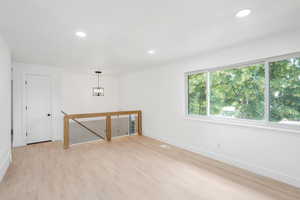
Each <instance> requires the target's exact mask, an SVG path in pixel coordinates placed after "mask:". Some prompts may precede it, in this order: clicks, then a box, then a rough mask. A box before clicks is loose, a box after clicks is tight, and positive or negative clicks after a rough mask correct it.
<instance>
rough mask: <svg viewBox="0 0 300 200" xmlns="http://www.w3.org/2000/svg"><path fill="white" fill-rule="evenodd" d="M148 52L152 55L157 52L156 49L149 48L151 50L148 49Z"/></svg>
mask: <svg viewBox="0 0 300 200" xmlns="http://www.w3.org/2000/svg"><path fill="white" fill-rule="evenodd" d="M147 52H148V54H150V55H153V54H155V50H153V49H152V50H149V51H147Z"/></svg>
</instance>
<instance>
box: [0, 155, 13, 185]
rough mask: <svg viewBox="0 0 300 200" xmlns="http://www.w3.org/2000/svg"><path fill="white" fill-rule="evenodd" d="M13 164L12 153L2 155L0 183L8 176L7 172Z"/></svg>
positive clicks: (0, 158)
mask: <svg viewBox="0 0 300 200" xmlns="http://www.w3.org/2000/svg"><path fill="white" fill-rule="evenodd" d="M10 162H11V153H10V151H6V152H4V153H3V154H2V155H0V182H1V181H2V179H3V177H4V176H5V174H6V171H7V169H8V167H9V165H10Z"/></svg>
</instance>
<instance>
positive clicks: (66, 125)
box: [62, 110, 142, 149]
mask: <svg viewBox="0 0 300 200" xmlns="http://www.w3.org/2000/svg"><path fill="white" fill-rule="evenodd" d="M62 113H64V115H65V116H64V148H65V149H68V148H69V146H70V130H69V122H70V119H72V120H74V121H77V120H75V119H76V118H94V117H106V140H107V141H108V142H109V141H111V137H112V119H111V117H112V116H119V115H132V114H136V115H137V129H138V130H137V132H138V135H142V111H140V110H132V111H118V112H105V113H85V114H71V115H68V114H66V113H65V112H63V111H62Z"/></svg>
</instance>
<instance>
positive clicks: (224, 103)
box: [210, 64, 265, 119]
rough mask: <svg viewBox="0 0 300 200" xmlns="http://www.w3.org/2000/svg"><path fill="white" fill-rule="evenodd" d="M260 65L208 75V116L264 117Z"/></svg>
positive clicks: (262, 70)
mask: <svg viewBox="0 0 300 200" xmlns="http://www.w3.org/2000/svg"><path fill="white" fill-rule="evenodd" d="M264 81H265V70H264V65H263V64H259V65H254V66H249V67H244V68H237V69H227V70H221V71H216V72H212V73H211V88H210V89H211V96H210V105H211V108H210V110H211V111H210V113H211V115H221V116H227V117H235V118H243V119H263V118H264V89H265V88H264V84H265V83H264Z"/></svg>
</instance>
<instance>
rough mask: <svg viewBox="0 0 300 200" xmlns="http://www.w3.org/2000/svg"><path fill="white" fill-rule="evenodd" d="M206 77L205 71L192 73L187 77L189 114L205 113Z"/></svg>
mask: <svg viewBox="0 0 300 200" xmlns="http://www.w3.org/2000/svg"><path fill="white" fill-rule="evenodd" d="M206 79H207V73H198V74H193V75H190V76H189V77H188V82H189V84H188V87H189V88H188V90H189V108H188V109H189V114H192V115H205V114H206V107H207V105H206Z"/></svg>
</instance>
